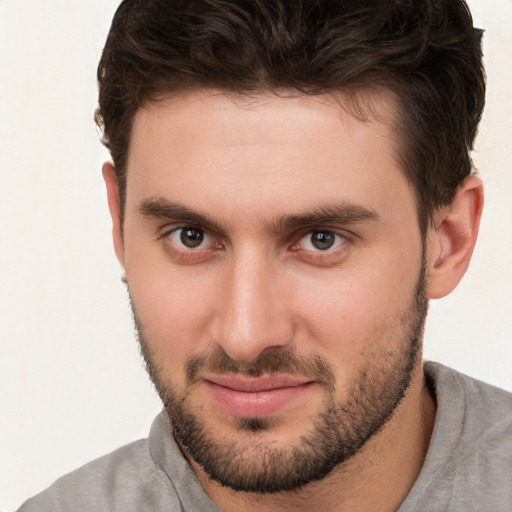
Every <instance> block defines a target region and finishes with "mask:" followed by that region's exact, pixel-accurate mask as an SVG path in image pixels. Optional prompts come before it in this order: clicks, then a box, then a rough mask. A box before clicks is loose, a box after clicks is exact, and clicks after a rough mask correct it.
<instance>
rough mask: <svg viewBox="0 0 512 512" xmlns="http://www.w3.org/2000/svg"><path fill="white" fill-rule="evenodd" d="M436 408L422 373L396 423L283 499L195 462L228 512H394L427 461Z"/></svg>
mask: <svg viewBox="0 0 512 512" xmlns="http://www.w3.org/2000/svg"><path fill="white" fill-rule="evenodd" d="M434 418H435V403H434V400H433V398H432V397H431V395H430V393H429V391H428V389H427V387H426V385H425V380H424V375H423V368H422V366H421V365H418V369H417V371H416V373H415V376H414V378H413V380H412V382H411V386H410V387H409V389H408V391H407V394H406V396H405V397H404V399H403V400H402V402H401V403H400V405H399V406H398V407H397V409H396V411H395V413H394V414H393V416H392V418H391V419H390V420H389V421H388V422H387V424H386V425H385V426H384V427H383V428H382V430H381V431H379V432H378V433H377V434H376V435H374V436H373V437H372V438H371V439H370V440H369V441H368V442H367V443H366V444H365V446H364V447H363V448H362V450H361V451H360V452H359V453H357V454H356V455H355V456H353V457H352V458H351V459H350V460H348V461H347V462H345V463H344V464H342V465H340V466H339V467H338V468H336V469H335V470H333V471H332V472H331V473H330V474H329V475H328V476H327V477H325V478H324V479H322V480H321V481H318V482H313V483H311V484H308V485H307V486H305V487H303V488H301V489H299V490H297V491H292V492H287V493H282V494H264V495H259V494H250V493H242V492H235V491H232V490H231V489H227V488H225V487H222V486H220V485H219V484H218V483H216V482H213V481H212V480H211V479H210V478H209V477H208V476H207V475H206V474H205V473H204V472H203V471H202V470H201V469H200V468H199V467H198V466H197V465H195V464H194V463H193V461H191V463H192V466H193V468H194V471H195V473H196V475H197V477H198V479H199V482H200V484H201V486H202V487H203V489H204V491H205V492H206V494H207V495H208V496H209V497H210V499H211V500H212V501H213V502H214V503H215V504H216V505H217V506H218V507H219V508H220V509H221V510H223V511H224V512H235V511H239V510H244V511H247V512H252V511H255V512H256V511H260V512H261V511H262V510H264V511H268V512H288V511H294V512H299V511H310V510H317V511H319V512H321V511H330V512H342V511H350V512H363V511H369V510H379V511H382V512H388V511H390V512H391V511H396V510H397V509H398V508H399V506H400V504H401V503H402V502H403V501H404V499H405V498H406V496H407V494H408V493H409V491H410V489H411V487H412V486H413V484H414V482H415V480H416V478H417V476H418V474H419V472H420V470H421V467H422V465H423V461H424V459H425V455H426V452H427V449H428V445H429V442H430V436H431V433H432V429H433V425H434Z"/></svg>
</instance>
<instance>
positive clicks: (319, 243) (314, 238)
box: [311, 231, 336, 251]
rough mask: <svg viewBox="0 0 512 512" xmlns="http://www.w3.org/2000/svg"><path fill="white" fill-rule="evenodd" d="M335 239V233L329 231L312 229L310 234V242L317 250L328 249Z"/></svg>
mask: <svg viewBox="0 0 512 512" xmlns="http://www.w3.org/2000/svg"><path fill="white" fill-rule="evenodd" d="M335 241H336V235H335V234H334V233H331V232H329V231H314V232H313V233H312V234H311V244H312V245H313V247H315V248H316V249H318V250H319V251H326V250H327V249H330V248H331V247H332V246H333V245H334V242H335Z"/></svg>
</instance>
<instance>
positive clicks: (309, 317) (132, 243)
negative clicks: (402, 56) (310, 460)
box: [103, 91, 483, 511]
mask: <svg viewBox="0 0 512 512" xmlns="http://www.w3.org/2000/svg"><path fill="white" fill-rule="evenodd" d="M340 101H341V104H342V103H343V97H342V95H338V96H337V97H333V96H332V95H324V96H321V97H306V96H303V95H300V94H295V95H293V94H292V95H289V96H288V97H286V98H283V97H278V96H274V95H271V94H268V95H260V96H257V97H255V98H252V99H251V100H248V99H245V100H241V99H240V98H238V99H235V98H233V97H230V96H228V95H226V94H221V93H218V92H215V91H197V92H192V93H188V94H183V95H181V96H178V97H176V98H173V100H172V102H170V101H160V102H157V103H150V104H148V105H147V106H146V107H145V108H143V109H140V110H139V112H138V113H137V115H136V117H135V120H134V125H133V132H132V138H131V146H130V150H129V163H128V184H127V196H126V197H127V199H126V207H125V220H124V226H121V225H120V223H119V218H120V216H119V208H120V207H119V199H118V193H117V184H116V180H115V172H114V168H113V166H112V164H109V163H107V164H105V166H104V169H103V172H104V177H105V180H106V183H107V192H108V197H109V206H110V209H111V214H112V219H113V223H114V245H115V249H116V253H117V256H118V258H119V260H120V262H121V264H122V265H123V267H124V268H125V269H126V276H127V281H128V286H129V290H130V296H131V298H132V301H133V306H134V308H135V310H136V313H137V317H138V321H139V323H140V324H141V326H143V330H144V337H145V340H146V343H147V348H148V350H149V351H150V352H151V359H152V361H153V363H154V367H155V371H156V372H157V373H158V377H159V379H160V381H161V383H163V385H165V386H168V387H173V388H174V389H175V390H178V391H179V392H181V393H183V392H184V391H185V390H188V391H190V394H189V399H188V400H189V404H190V406H191V407H193V409H194V411H195V412H196V413H197V414H199V415H200V417H201V418H202V419H203V420H205V421H207V424H208V425H209V427H210V428H211V431H212V432H213V435H214V436H216V439H217V440H218V441H219V443H222V442H226V441H227V440H233V439H235V440H236V443H237V444H236V446H237V447H238V448H243V447H246V448H248V447H250V446H253V445H254V443H258V446H270V445H272V444H273V443H278V444H279V446H284V447H287V446H294V445H296V444H297V442H298V441H297V440H298V439H299V438H300V436H302V435H304V433H305V432H306V431H307V430H309V429H310V428H311V427H312V425H313V422H314V419H315V418H316V417H317V416H318V414H319V413H320V412H321V411H322V410H323V408H324V407H325V390H324V389H322V386H320V385H318V384H317V383H313V385H310V386H308V387H307V389H306V390H304V391H302V392H301V393H299V395H298V396H297V397H296V398H294V399H293V400H291V401H289V402H287V403H286V404H285V406H284V407H282V408H280V409H279V410H278V411H277V412H275V413H273V414H271V415H270V417H271V420H272V424H271V426H270V428H267V429H265V430H263V431H260V432H257V433H254V432H249V431H247V430H242V429H240V425H239V422H238V421H237V420H238V418H235V417H234V415H233V414H231V413H229V412H228V413H226V411H225V410H222V408H220V407H219V403H218V402H217V401H216V400H215V398H214V397H213V396H212V394H211V392H210V391H209V388H208V386H207V384H206V382H205V378H206V377H208V375H205V374H200V378H199V380H198V381H197V382H195V383H194V385H193V386H192V387H190V388H187V378H186V363H187V361H188V360H189V359H190V358H191V357H195V356H201V355H211V354H214V353H216V352H218V351H219V350H222V351H223V352H225V353H226V354H227V355H228V356H229V357H230V358H231V359H232V360H234V361H237V362H239V363H240V364H244V363H250V362H251V361H254V360H256V359H257V358H258V357H260V356H261V355H262V354H265V353H268V352H271V351H276V350H277V351H286V350H293V352H294V354H297V356H298V357H301V358H311V357H315V356H318V357H321V358H323V359H324V360H326V361H329V364H330V367H331V368H332V369H333V372H334V375H335V387H334V393H335V397H336V399H337V400H338V401H339V402H341V403H343V402H344V401H346V400H348V399H349V397H350V396H351V393H352V391H353V389H354V388H355V387H357V386H358V384H359V383H360V380H361V374H362V372H363V371H370V372H373V373H374V374H375V375H377V374H378V372H379V368H380V367H386V364H387V363H386V361H387V360H392V361H396V360H398V359H399V358H400V356H401V355H402V354H403V352H404V343H403V338H404V334H405V333H404V331H405V329H406V326H405V325H404V316H405V315H406V313H407V311H409V309H410V305H411V303H412V302H413V301H414V297H415V291H416V288H417V283H418V279H419V276H420V274H421V268H422V256H423V253H424V250H425V254H426V293H427V295H428V297H429V298H436V297H440V296H443V295H445V294H447V293H449V292H450V291H451V290H452V289H453V288H454V287H455V286H456V284H457V283H458V282H459V280H460V278H461V277H462V275H463V274H464V272H465V270H466V268H467V264H468V263H469V258H470V256H471V252H472V249H473V246H474V242H475V240H476V234H477V230H478V222H479V219H480V214H481V209H482V201H483V200H482V187H481V183H480V182H479V180H478V179H477V178H475V177H470V178H468V180H467V181H466V182H465V183H464V184H463V186H462V187H461V188H460V190H459V192H458V193H457V196H456V198H455V200H454V202H453V203H452V204H451V205H449V206H447V207H445V208H442V209H440V210H439V212H437V213H436V216H435V222H434V225H433V226H432V227H431V229H430V230H429V233H428V236H427V239H426V243H425V244H424V243H423V239H422V236H421V234H420V231H419V227H418V222H417V218H416V203H415V196H414V193H413V191H412V189H411V187H410V185H409V183H408V181H407V180H406V178H405V177H404V175H403V173H402V172H401V170H400V168H399V166H398V163H397V158H396V151H395V141H394V133H393V131H392V123H391V122H386V123H384V122H377V121H374V122H362V121H361V120H358V119H357V118H356V117H354V116H352V115H351V114H350V113H348V112H347V111H346V110H344V109H343V108H342V107H341V106H340ZM365 101H371V104H372V110H373V111H377V112H378V113H379V120H382V119H388V120H391V119H392V116H393V113H394V112H395V108H396V107H395V99H394V97H393V96H392V95H391V94H389V93H383V92H380V93H377V92H368V93H366V98H365ZM170 203H172V205H174V206H176V205H179V209H176V208H174V210H173V211H172V212H171V213H172V215H168V214H169V209H168V208H167V210H166V214H165V215H164V214H163V213H162V212H163V209H162V207H161V206H162V204H163V205H166V207H167V206H168V205H169V204H170ZM148 205H149V206H151V205H152V206H153V210H151V208H149V207H148ZM155 205H156V206H155ZM333 205H336V206H340V205H342V206H343V211H344V214H343V215H341V216H339V215H338V216H334V215H332V214H329V215H323V218H322V219H321V221H320V220H319V219H314V218H312V216H311V215H310V214H311V212H318V210H319V209H322V208H324V209H325V207H326V206H329V207H332V206H333ZM347 205H350V208H348V209H347ZM184 207H185V208H186V209H187V211H189V212H190V211H192V212H194V215H196V214H200V215H202V217H203V218H205V217H206V218H207V219H208V225H207V226H204V225H203V224H201V225H199V227H202V228H204V229H205V233H206V237H205V241H204V243H203V244H202V245H201V246H200V247H199V248H195V249H191V248H187V247H186V246H184V245H183V243H182V242H181V238H180V236H179V235H180V234H181V232H180V231H177V230H179V229H180V228H183V227H184V226H190V225H191V224H192V222H191V218H190V215H189V214H188V213H187V215H185V214H184V213H183V211H184ZM164 210H165V209H164ZM354 211H359V212H360V211H364V212H367V213H368V212H371V215H368V216H367V218H362V217H361V216H357V215H354V214H353V212H354ZM305 212H307V213H308V215H307V217H308V218H307V219H304V216H305ZM347 212H349V213H348V214H347ZM363 217H364V216H363ZM291 218H293V219H297V218H302V224H301V225H299V224H297V223H296V222H295V223H293V222H285V220H287V219H288V220H289V219H291ZM193 225H195V226H196V227H197V226H198V224H196V223H194V224H193ZM315 230H317V231H318V230H323V231H329V232H330V233H336V242H335V244H334V246H333V247H332V248H330V249H328V250H318V249H317V248H315V247H314V246H313V245H312V244H311V233H312V232H313V231H315ZM258 410H259V409H258V408H257V407H256V409H255V411H256V412H257V411H258ZM434 416H435V404H434V401H433V400H432V397H431V396H430V394H429V393H428V391H427V389H426V387H425V383H424V376H423V371H422V366H421V360H420V357H418V360H417V362H416V365H415V366H414V369H413V372H412V379H411V383H410V386H409V388H408V390H407V392H406V394H405V397H404V399H403V400H401V401H400V403H399V405H398V407H397V408H396V410H395V411H394V413H393V414H392V415H391V417H390V418H389V421H388V422H387V423H386V425H385V427H384V428H382V429H380V430H379V432H378V433H377V434H376V435H374V436H373V437H372V438H371V439H370V440H369V441H368V442H367V443H366V444H365V445H364V447H363V448H362V449H360V450H359V451H358V452H357V453H356V454H355V455H354V456H353V457H352V458H350V459H349V460H348V461H347V462H346V463H344V464H343V465H342V466H340V467H338V468H336V469H335V470H334V471H332V472H331V473H330V474H329V475H328V476H327V477H325V478H324V479H322V480H320V481H318V482H315V483H312V484H309V485H307V486H305V487H303V488H301V489H300V490H297V491H294V492H291V493H287V494H283V495H257V496H256V495H251V494H249V493H239V492H238V493H237V492H234V491H232V490H231V489H228V488H225V487H221V486H220V485H219V484H218V483H216V482H214V481H212V480H211V479H210V478H209V477H208V475H206V474H205V473H204V471H203V470H202V469H201V468H200V467H199V466H198V465H196V464H195V463H194V461H193V460H192V459H191V458H190V457H189V456H188V454H187V452H186V451H184V453H185V455H186V456H187V457H188V458H189V460H190V462H191V465H192V467H193V469H194V471H195V472H196V475H197V477H198V479H199V481H200V483H201V485H202V486H203V488H204V489H205V492H206V493H207V494H208V495H209V496H210V497H211V499H212V500H213V501H214V502H215V503H216V504H217V505H218V506H219V507H220V508H221V509H222V510H225V511H229V510H242V509H243V510H252V509H254V510H283V511H284V510H312V509H315V510H330V511H336V510H351V511H357V510H361V511H362V510H384V511H385V510H396V509H397V508H398V506H399V505H400V503H401V502H402V501H403V499H404V498H405V496H406V495H407V493H408V491H409V489H410V487H411V486H412V484H413V482H414V480H415V478H416V476H417V474H418V473H419V471H420V468H421V464H422V462H423V459H424V455H425V453H426V449H427V447H428V441H429V438H430V433H431V430H432V427H433V420H434ZM368 485H371V489H372V492H371V493H369V492H368Z"/></svg>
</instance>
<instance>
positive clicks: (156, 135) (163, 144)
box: [127, 90, 411, 215]
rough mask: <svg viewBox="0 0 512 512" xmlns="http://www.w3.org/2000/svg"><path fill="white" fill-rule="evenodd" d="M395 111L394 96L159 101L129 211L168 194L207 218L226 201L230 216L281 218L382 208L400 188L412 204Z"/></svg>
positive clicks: (134, 155) (141, 135) (142, 139)
mask: <svg viewBox="0 0 512 512" xmlns="http://www.w3.org/2000/svg"><path fill="white" fill-rule="evenodd" d="M395 112H396V100H395V98H394V96H393V95H392V94H391V93H389V92H386V91H382V90H380V91H377V90H376V91H366V92H364V93H362V92H360V93H358V95H357V96H350V97H349V96H347V95H343V94H336V95H334V94H325V95H319V96H307V95H304V94H300V93H296V92H295V93H292V92H290V91H282V92H281V93H280V94H270V93H269V94H261V95H256V96H252V97H239V96H238V97H237V96H234V95H228V94H225V93H221V92H218V91H209V90H208V91H205V90H202V91H194V92H190V93H187V94H181V95H178V96H175V97H173V98H171V99H165V98H164V99H161V100H159V101H154V102H150V103H148V104H147V105H146V106H145V107H144V108H141V109H140V110H139V111H138V112H137V115H136V117H135V119H134V125H133V131H132V139H131V145H130V150H129V155H128V180H127V182H128V186H127V206H128V203H129V202H130V198H131V199H132V200H133V201H134V202H135V201H140V200H142V199H147V198H150V197H153V198H154V197H158V196H162V197H165V198H169V199H171V200H173V201H175V200H177V199H179V200H180V201H182V200H183V201H185V202H186V203H187V206H189V207H194V208H195V207H199V206H201V209H202V210H203V211H204V210H208V209H219V208H218V207H219V203H218V198H219V197H220V196H224V197H225V199H226V201H229V207H230V208H227V207H226V205H224V208H220V210H223V212H224V213H225V214H226V215H228V213H229V214H233V213H235V212H236V209H237V208H239V210H240V211H242V210H243V209H244V208H245V209H247V208H252V209H253V210H254V211H255V206H256V205H255V202H256V201H258V202H259V203H258V204H260V203H261V202H263V203H266V204H268V206H269V208H270V207H271V208H270V209H271V210H272V211H273V212H274V213H276V209H279V208H278V207H279V206H281V209H282V210H283V213H288V212H285V211H284V210H286V209H290V205H294V204H295V205H297V207H298V208H299V206H300V207H304V208H308V207H309V208H311V207H313V208H314V207H318V206H319V205H320V203H321V202H322V201H324V202H327V203H329V202H330V203H332V202H339V201H340V200H341V201H349V202H356V203H357V202H359V203H361V202H365V201H366V202H368V201H370V202H374V206H378V205H379V203H380V202H382V197H384V196H386V195H389V194H396V192H397V188H396V186H395V185H397V184H398V182H399V185H400V187H399V188H401V190H402V192H401V193H404V194H405V195H406V196H407V197H406V199H407V200H410V197H409V196H410V195H411V191H410V188H409V186H408V183H407V182H406V180H405V178H404V176H403V174H402V172H401V171H400V169H399V164H398V159H397V158H396V146H397V144H396V141H395V138H394V131H393V128H392V124H393V123H392V121H393V119H394V115H395ZM386 182H387V183H386ZM393 183H394V185H393ZM177 196H179V197H177ZM309 203H310V204H309ZM372 208H373V206H372ZM269 211H270V210H269Z"/></svg>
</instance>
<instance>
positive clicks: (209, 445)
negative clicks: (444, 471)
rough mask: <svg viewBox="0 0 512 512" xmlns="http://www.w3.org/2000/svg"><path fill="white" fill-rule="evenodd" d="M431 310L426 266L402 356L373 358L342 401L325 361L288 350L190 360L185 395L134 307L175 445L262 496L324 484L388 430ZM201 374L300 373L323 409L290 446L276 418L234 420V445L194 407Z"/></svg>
mask: <svg viewBox="0 0 512 512" xmlns="http://www.w3.org/2000/svg"><path fill="white" fill-rule="evenodd" d="M427 309H428V300H427V298H426V293H425V272H424V265H423V266H422V272H421V275H420V277H419V279H418V283H417V285H416V290H415V297H414V299H413V300H412V301H411V304H410V305H409V308H408V309H407V311H406V312H405V313H404V314H403V315H402V317H401V319H400V326H401V329H400V331H401V338H400V339H399V343H398V346H399V348H398V349H397V352H396V353H391V352H386V357H382V354H381V353H379V355H374V356H372V357H371V358H370V359H368V360H367V364H365V366H364V367H363V368H362V369H361V370H360V371H359V377H358V378H356V379H355V380H354V382H353V385H352V389H351V390H350V392H349V393H347V394H346V395H345V396H344V398H343V400H340V399H339V398H338V399H337V397H336V393H335V390H336V377H335V372H334V370H333V369H332V367H331V365H330V364H329V362H328V361H326V360H325V359H324V358H322V357H320V356H315V357H312V358H304V357H299V356H298V355H296V354H295V352H293V351H292V350H288V349H283V350H281V349H276V350H269V351H265V352H263V353H262V354H261V355H260V356H259V357H258V358H257V359H255V360H253V361H250V362H239V361H235V360H233V359H231V358H230V357H229V356H228V355H227V354H226V353H225V352H223V351H222V350H219V351H218V352H216V353H215V354H210V355H204V356H203V355H201V356H195V357H192V358H190V359H189V360H188V361H187V365H186V372H187V379H186V386H185V390H180V389H178V387H177V386H175V385H172V384H168V383H164V379H163V375H162V371H161V370H160V367H159V365H158V364H157V363H156V361H155V360H154V357H153V356H152V353H151V350H150V345H151V343H150V342H148V340H147V339H146V338H145V336H144V329H143V326H142V325H141V323H140V320H139V319H138V316H137V314H136V310H135V308H134V306H133V301H132V310H133V315H134V320H135V324H136V328H137V333H138V337H139V342H140V347H141V352H142V355H143V357H144V359H145V362H146V367H147V371H148V373H149V375H150V377H151V380H152V381H153V384H154V385H155V388H156V390H157V392H158V394H159V396H160V398H161V399H162V401H163V403H164V407H165V411H166V413H167V416H168V418H169V420H170V423H171V425H172V428H173V435H174V437H175V439H176V440H177V442H178V444H179V445H180V446H181V448H182V449H184V450H185V451H186V452H187V453H188V455H189V456H190V457H191V458H192V459H193V460H194V461H195V462H196V463H197V464H198V465H199V466H200V467H201V468H202V469H203V470H204V472H205V473H206V474H207V475H208V476H209V477H210V478H211V479H212V480H214V481H217V482H219V483H220V484H221V485H223V486H225V487H228V488H231V489H233V490H234V491H242V492H249V493H260V494H266V493H280V492H287V491H293V490H297V489H299V488H301V487H303V486H305V485H306V484H308V483H310V482H314V481H318V480H321V479H322V478H324V477H325V476H326V475H328V474H329V473H330V472H331V471H332V470H333V469H334V468H336V467H340V466H341V465H343V463H344V462H346V461H347V460H349V459H350V458H351V457H352V456H354V455H355V454H356V453H358V452H359V451H360V450H361V449H362V447H363V446H364V445H365V443H366V442H367V441H368V440H369V439H370V438H371V437H372V436H374V435H375V434H377V433H378V432H379V431H380V430H381V429H382V428H383V426H384V425H385V424H386V423H387V422H388V421H389V420H390V419H391V418H392V416H393V414H394V412H395V410H396V408H397V407H398V405H399V404H400V402H401V401H402V399H403V398H404V396H405V393H406V391H407V389H408V388H409V386H410V383H411V381H412V377H413V375H414V372H415V370H416V368H417V365H418V364H421V346H422V337H423V328H424V323H425V318H426V314H427ZM393 346H396V344H395V345H393ZM203 370H207V371H209V372H214V373H215V372H216V373H227V372H232V373H236V374H240V375H250V376H259V375H264V374H266V375H268V374H292V375H293V374H297V373H300V374H301V375H305V376H307V377H308V378H311V380H314V381H316V382H317V384H320V385H321V386H322V388H323V390H324V397H325V398H324V403H323V410H322V412H321V413H320V414H318V416H317V417H316V419H315V420H314V421H313V424H312V427H311V428H310V429H309V431H307V432H305V433H304V434H303V435H302V436H301V437H300V438H299V439H297V440H296V441H294V442H293V443H290V444H288V445H285V446H283V445H279V444H278V443H277V442H276V441H272V436H271V432H272V427H273V425H274V420H273V419H272V418H240V419H235V420H234V421H235V426H236V429H237V431H238V432H239V433H240V434H241V435H240V436H239V437H238V438H237V436H236V434H232V433H230V434H227V433H222V434H221V433H219V432H218V431H216V429H214V428H212V426H211V425H209V424H208V418H207V417H206V415H205V414H203V411H202V409H201V407H200V406H199V407H197V406H196V405H194V403H193V400H192V399H193V383H194V382H195V377H196V376H197V375H198V374H199V373H200V372H201V371H203Z"/></svg>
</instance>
